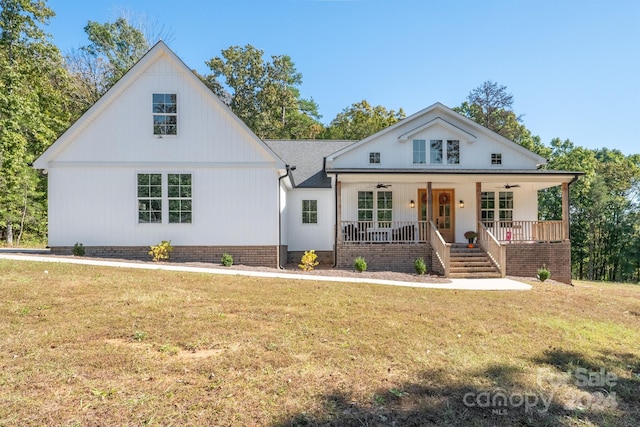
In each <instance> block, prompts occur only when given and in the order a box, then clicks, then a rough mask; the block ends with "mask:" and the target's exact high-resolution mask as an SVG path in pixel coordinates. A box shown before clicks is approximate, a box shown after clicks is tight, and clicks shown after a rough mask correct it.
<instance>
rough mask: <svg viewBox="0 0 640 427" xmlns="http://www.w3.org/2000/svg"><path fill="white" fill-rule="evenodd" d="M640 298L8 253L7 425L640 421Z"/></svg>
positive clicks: (590, 286) (1, 307) (3, 305)
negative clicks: (502, 400) (136, 266)
mask: <svg viewBox="0 0 640 427" xmlns="http://www.w3.org/2000/svg"><path fill="white" fill-rule="evenodd" d="M639 301H640V287H639V286H632V285H622V284H614V285H607V284H599V283H586V282H577V283H576V286H575V287H570V286H565V285H557V284H549V283H544V284H542V283H536V284H534V289H533V290H532V291H527V292H473V291H446V290H425V289H417V288H403V287H391V286H376V285H363V284H344V283H339V284H338V283H335V284H334V283H328V282H312V281H311V282H299V281H286V280H280V279H261V278H251V277H240V276H209V275H203V274H192V273H178V272H166V271H141V270H128V269H109V268H102V267H92V266H79V265H68V264H43V263H28V262H12V261H6V260H0V318H1V319H2V321H1V322H0V390H2V394H3V398H2V399H0V426H5V425H7V426H8V425H18V424H19V425H58V426H91V425H219V426H224V425H261V426H274V427H275V426H291V425H335V426H342V425H347V426H349V425H352V426H361V425H392V424H395V425H453V426H490V425H491V426H493V425H527V426H555V425H563V426H636V425H640V409H639V408H640V302H639ZM567 372H571V373H572V374H571V377H570V378H569V377H566V373H567ZM600 373H605V374H607V375H610V376H613V378H615V381H614V383H615V384H614V385H613V386H611V384H607V385H604V386H603V387H601V386H599V385H597V384H596V385H591V386H589V384H587V385H584V384H583V385H579V384H578V380H580V379H584V378H588V379H591V380H593V381H592V384H595V383H596V382H597V381H598V380H600V379H602V377H604V375H600ZM500 393H503V394H504V395H505V396H506V397H507V398H508V399H510V400H509V402H508V404H507V405H506V406H500V405H499V403H497V404H496V405H494V406H488V405H485V404H484V402H485V401H486V400H482V399H483V398H486V397H488V398H489V401H490V400H491V399H492V398H497V397H499V395H500ZM607 396H608V400H607ZM534 398H535V399H536V405H535V406H533V405H532V403H533V399H534ZM518 399H520V400H518ZM522 399H526V401H527V402H528V405H529V406H527V407H525V404H524V400H522ZM542 399H544V400H545V401H548V402H549V404H548V406H544V405H543V403H542Z"/></svg>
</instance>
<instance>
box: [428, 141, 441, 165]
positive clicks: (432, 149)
mask: <svg viewBox="0 0 640 427" xmlns="http://www.w3.org/2000/svg"><path fill="white" fill-rule="evenodd" d="M442 157H443V156H442V140H441V139H432V140H431V141H429V162H430V163H431V164H433V165H439V164H442Z"/></svg>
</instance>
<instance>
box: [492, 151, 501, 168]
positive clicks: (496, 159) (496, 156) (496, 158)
mask: <svg viewBox="0 0 640 427" xmlns="http://www.w3.org/2000/svg"><path fill="white" fill-rule="evenodd" d="M491 164H492V165H501V164H502V153H491Z"/></svg>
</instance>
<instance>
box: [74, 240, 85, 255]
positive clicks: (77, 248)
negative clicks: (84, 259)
mask: <svg viewBox="0 0 640 427" xmlns="http://www.w3.org/2000/svg"><path fill="white" fill-rule="evenodd" d="M71 253H72V254H73V255H74V256H84V246H83V245H82V243H78V242H76V244H75V245H73V249H71Z"/></svg>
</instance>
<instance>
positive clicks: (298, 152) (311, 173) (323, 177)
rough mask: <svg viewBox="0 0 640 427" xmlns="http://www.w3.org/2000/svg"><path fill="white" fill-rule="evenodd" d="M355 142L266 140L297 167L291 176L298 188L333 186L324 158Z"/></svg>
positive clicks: (290, 163)
mask: <svg viewBox="0 0 640 427" xmlns="http://www.w3.org/2000/svg"><path fill="white" fill-rule="evenodd" d="M355 142H356V141H327V140H299V139H296V140H266V141H265V143H266V144H267V145H268V146H269V147H271V149H272V150H273V151H274V152H275V153H276V154H277V155H278V157H280V158H281V159H282V160H284V162H285V163H286V164H288V165H289V166H291V167H293V166H295V167H296V169H295V170H293V171H291V178H292V182H293V185H294V187H298V188H331V179H330V178H329V177H327V174H326V173H325V172H324V170H323V168H324V158H325V157H326V156H328V155H329V154H332V153H335V152H336V151H338V150H342V149H343V148H345V147H348V146H349V145H351V144H353V143H355Z"/></svg>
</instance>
